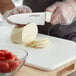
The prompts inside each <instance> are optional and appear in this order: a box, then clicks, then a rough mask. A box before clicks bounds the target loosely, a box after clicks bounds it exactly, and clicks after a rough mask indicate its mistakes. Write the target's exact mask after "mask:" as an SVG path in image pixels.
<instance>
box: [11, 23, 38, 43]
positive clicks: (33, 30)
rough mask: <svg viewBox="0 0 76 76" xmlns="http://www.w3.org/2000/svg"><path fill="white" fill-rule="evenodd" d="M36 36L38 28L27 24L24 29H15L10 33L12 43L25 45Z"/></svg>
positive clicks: (33, 24)
mask: <svg viewBox="0 0 76 76" xmlns="http://www.w3.org/2000/svg"><path fill="white" fill-rule="evenodd" d="M37 34H38V28H37V25H36V24H35V23H29V24H27V25H25V26H24V27H17V26H16V27H15V28H14V29H13V31H12V33H11V40H12V42H14V43H24V44H27V43H29V42H31V41H33V40H34V39H35V38H36V36H37Z"/></svg>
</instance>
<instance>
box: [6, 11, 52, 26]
mask: <svg viewBox="0 0 76 76" xmlns="http://www.w3.org/2000/svg"><path fill="white" fill-rule="evenodd" d="M51 15H52V13H50V12H34V13H21V14H15V15H11V16H9V17H8V18H7V19H8V20H9V21H10V22H12V23H16V24H28V23H30V22H35V23H36V24H37V25H44V24H45V22H50V19H51Z"/></svg>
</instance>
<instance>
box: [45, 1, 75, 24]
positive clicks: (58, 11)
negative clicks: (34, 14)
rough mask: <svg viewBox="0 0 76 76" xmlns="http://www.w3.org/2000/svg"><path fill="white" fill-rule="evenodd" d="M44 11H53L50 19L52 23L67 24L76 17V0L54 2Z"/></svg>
mask: <svg viewBox="0 0 76 76" xmlns="http://www.w3.org/2000/svg"><path fill="white" fill-rule="evenodd" d="M46 11H49V12H52V13H53V14H52V16H51V20H50V22H51V23H52V24H53V25H55V24H61V25H68V24H71V23H72V22H73V21H74V20H75V18H76V1H73V0H65V1H63V2H56V3H55V4H53V5H52V6H49V7H48V8H46Z"/></svg>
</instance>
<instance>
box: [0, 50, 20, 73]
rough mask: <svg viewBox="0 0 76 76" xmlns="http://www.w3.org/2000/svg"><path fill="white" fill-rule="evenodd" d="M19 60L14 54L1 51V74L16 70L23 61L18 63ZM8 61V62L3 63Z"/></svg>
mask: <svg viewBox="0 0 76 76" xmlns="http://www.w3.org/2000/svg"><path fill="white" fill-rule="evenodd" d="M17 60H18V58H17V56H16V55H14V54H13V53H11V52H9V51H7V50H0V72H1V73H8V72H12V71H14V70H16V69H17V68H18V67H19V65H20V64H21V63H20V62H21V61H17ZM3 61H7V62H3Z"/></svg>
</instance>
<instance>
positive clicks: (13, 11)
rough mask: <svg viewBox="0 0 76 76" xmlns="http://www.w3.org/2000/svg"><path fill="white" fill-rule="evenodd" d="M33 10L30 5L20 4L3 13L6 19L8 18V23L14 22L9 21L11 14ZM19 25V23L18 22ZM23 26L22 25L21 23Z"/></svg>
mask: <svg viewBox="0 0 76 76" xmlns="http://www.w3.org/2000/svg"><path fill="white" fill-rule="evenodd" d="M29 12H32V10H31V9H30V8H29V7H28V6H18V7H15V8H13V9H12V10H9V11H6V12H5V13H4V15H3V17H4V19H5V20H7V22H8V23H12V22H10V21H8V19H7V17H8V16H10V15H14V14H19V13H29ZM12 24H13V23H12ZM16 25H19V24H16ZM19 26H22V25H19Z"/></svg>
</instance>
